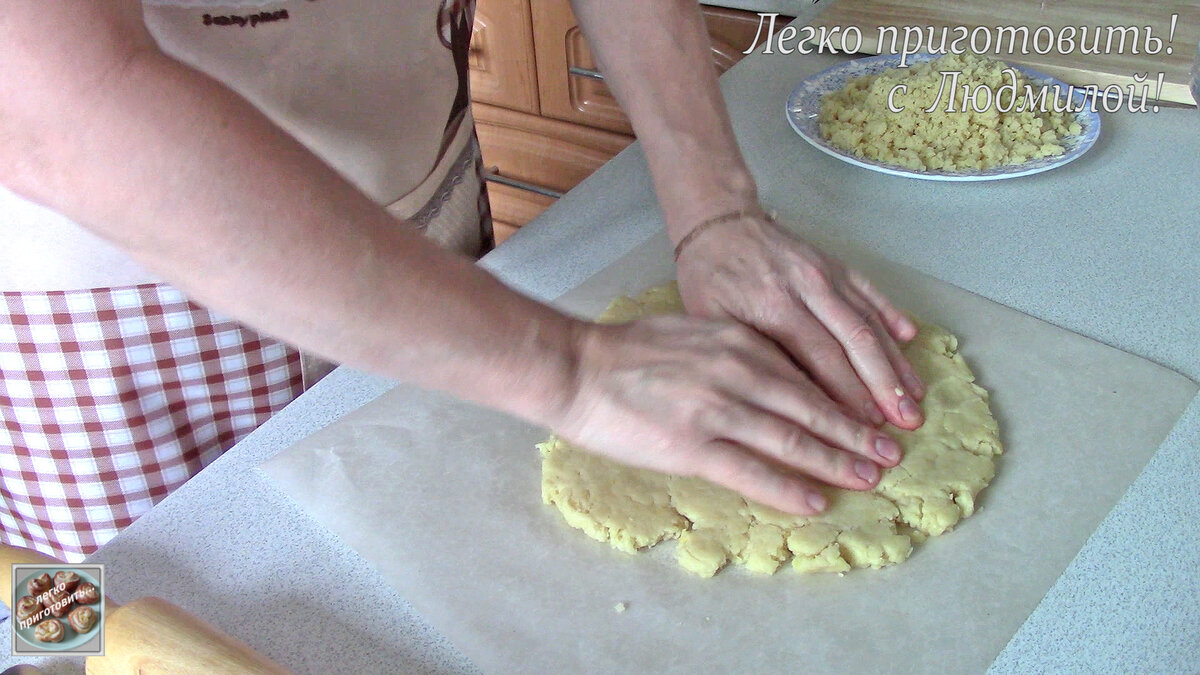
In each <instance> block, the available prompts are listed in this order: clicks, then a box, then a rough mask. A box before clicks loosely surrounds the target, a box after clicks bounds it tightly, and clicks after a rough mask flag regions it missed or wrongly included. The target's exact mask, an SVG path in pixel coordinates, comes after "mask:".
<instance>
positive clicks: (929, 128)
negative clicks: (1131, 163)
mask: <svg viewBox="0 0 1200 675" xmlns="http://www.w3.org/2000/svg"><path fill="white" fill-rule="evenodd" d="M908 64H909V65H908V67H906V68H901V67H900V56H899V55H888V54H884V55H880V56H873V57H868V58H863V59H856V60H853V61H848V62H846V63H842V64H839V65H837V66H834V67H832V68H829V69H826V70H824V71H822V72H820V73H817V74H815V75H813V76H811V77H809V78H807V79H806V80H804V82H802V83H801V84H800V86H799V87H798V88H797V89H796V90H795V91H793V92H792V95H791V96H790V97H789V98H788V102H787V110H786V114H787V120H788V123H789V124H790V125H791V127H792V129H794V130H795V131H796V133H798V134H800V137H801V138H803V139H804V140H805V141H808V143H810V144H811V145H813V146H814V147H816V148H817V149H818V150H820V151H822V152H824V153H826V154H829V155H832V156H834V157H837V158H838V159H840V160H842V161H844V162H848V163H850V164H854V165H855V166H861V167H863V168H866V169H870V170H872V171H878V172H881V173H886V174H891V175H896V176H904V177H907V178H919V179H924V180H936V181H986V180H999V179H1003V178H1016V177H1018V176H1028V175H1030V174H1035V173H1041V172H1043V171H1049V170H1050V169H1054V168H1057V167H1060V166H1063V165H1065V164H1068V163H1070V162H1072V161H1074V160H1076V159H1079V158H1080V157H1082V156H1083V155H1084V153H1086V152H1087V151H1088V150H1090V149H1091V148H1092V146H1093V145H1095V143H1096V140H1097V139H1098V138H1099V137H1100V115H1099V114H1098V113H1097V112H1095V111H1093V110H1092V109H1091V107H1090V105H1088V99H1087V96H1086V93H1085V91H1084V90H1082V89H1079V88H1077V89H1075V90H1074V92H1073V95H1072V100H1071V105H1070V109H1069V110H1068V111H1065V112H1055V107H1054V105H1053V103H1052V101H1051V96H1052V95H1053V93H1054V92H1055V91H1056V90H1055V89H1054V87H1055V86H1057V87H1058V90H1057V91H1058V92H1060V94H1061V96H1062V98H1060V100H1059V101H1058V103H1059V106H1060V107H1059V109H1060V110H1061V108H1062V107H1063V106H1064V104H1065V103H1066V99H1065V97H1066V93H1067V92H1068V85H1067V84H1066V83H1064V82H1062V81H1060V80H1056V79H1054V78H1052V77H1050V76H1048V75H1045V74H1042V73H1039V72H1037V71H1035V70H1030V69H1028V68H1025V67H1023V66H1017V65H1010V64H1005V63H1004V62H1002V61H998V60H996V59H991V58H986V57H977V56H974V55H971V54H963V55H954V54H950V55H946V56H938V55H934V54H917V55H913V56H909V57H908ZM1009 67H1011V68H1013V69H1014V72H1015V73H1016V77H1017V80H1016V86H1017V92H1019V93H1018V95H1017V97H1016V99H1015V100H1014V99H1013V98H1005V99H1003V100H1004V103H1003V104H1002V107H1003V108H1005V109H1010V108H1011V109H1010V110H1009V111H1008V112H1001V111H999V110H997V109H996V106H995V105H994V104H993V105H992V106H990V107H987V110H986V111H985V112H983V113H979V112H976V111H975V110H974V109H972V108H970V106H969V104H967V102H966V101H965V100H964V97H963V86H964V85H970V87H971V89H972V90H973V91H976V90H977V88H978V87H980V86H985V87H987V88H988V89H989V90H990V91H991V92H992V93H993V95H994V94H995V92H997V91H1000V90H1001V89H1003V88H1004V87H1005V85H1008V84H1009V82H1010V80H1009V78H1008V77H1007V76H1006V75H1004V72H1003V71H1004V69H1005V68H1009ZM942 71H947V72H949V71H958V72H960V73H961V74H960V75H959V76H958V79H957V80H956V81H955V83H956V84H955V87H954V89H955V94H954V96H955V98H954V103H953V104H951V103H950V102H949V101H948V100H947V99H946V98H944V97H943V98H941V99H940V100H939V98H938V97H939V92H940V91H941V89H940V86H941V83H942V74H941V73H942ZM900 84H903V85H905V87H906V89H897V85H900ZM1025 84H1029V85H1031V86H1032V87H1033V88H1034V90H1035V91H1039V90H1040V87H1042V86H1046V87H1047V88H1048V89H1047V92H1048V93H1047V94H1046V97H1045V99H1043V100H1044V101H1045V103H1044V104H1043V105H1041V106H1039V109H1036V110H1024V109H1023V108H1024V106H1023V100H1024V93H1023V92H1024V91H1025V89H1024V85H1025ZM893 91H896V95H895V96H894V97H893V98H892V103H893V105H894V106H895V107H896V108H903V112H900V113H893V112H891V111H889V110H888V107H887V106H888V97H889V94H891V92H893ZM1005 91H1007V90H1005ZM988 98H989V99H990V98H993V96H988ZM935 103H936V106H935V105H934V104H935ZM951 105H952V108H951V109H952V110H953V111H954V112H947V108H948V107H950V106H951ZM930 108H933V112H931V113H926V112H925V111H926V110H929V109H930ZM964 108H967V112H963V110H964Z"/></svg>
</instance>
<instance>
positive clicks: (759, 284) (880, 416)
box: [677, 214, 925, 429]
mask: <svg viewBox="0 0 1200 675" xmlns="http://www.w3.org/2000/svg"><path fill="white" fill-rule="evenodd" d="M702 227H703V226H702ZM677 265H678V279H679V291H680V294H681V295H682V296H683V302H684V305H685V306H686V307H687V310H688V312H689V313H692V314H696V315H699V316H703V317H708V318H714V319H719V318H731V319H734V320H736V321H739V322H741V323H743V324H745V325H748V326H750V327H751V328H754V329H756V330H758V331H759V332H760V333H762V334H763V335H766V336H767V337H769V338H771V339H773V340H774V341H775V342H777V343H778V344H779V345H780V346H781V347H783V349H784V351H786V352H787V353H788V354H789V355H790V356H791V357H792V358H793V359H794V360H795V361H796V363H797V364H799V365H800V366H801V367H803V368H804V369H805V370H807V371H808V373H809V374H810V375H811V377H812V378H813V380H814V381H815V382H816V383H817V384H819V385H820V386H821V387H822V388H823V389H824V390H825V391H826V392H827V393H828V394H829V396H830V397H831V398H832V399H834V400H835V401H837V402H839V403H841V404H842V405H844V406H845V407H846V409H847V411H848V412H849V413H850V414H852V415H853V416H855V417H857V418H859V419H861V420H863V421H870V422H872V423H874V424H876V425H878V424H881V423H882V422H883V421H884V420H885V419H886V420H887V421H888V422H891V423H892V424H895V425H896V426H898V427H901V428H905V429H915V428H917V427H919V426H920V425H921V424H922V422H923V421H924V418H923V415H922V413H921V408H920V406H918V405H917V403H916V401H918V400H920V399H921V398H922V397H923V396H924V393H925V392H924V386H923V385H922V383H921V381H920V379H919V378H918V377H917V374H916V372H915V371H914V370H913V368H912V366H911V365H910V364H909V362H908V360H907V359H906V358H905V357H904V355H903V354H902V353H901V352H900V348H899V346H898V345H897V341H901V342H905V341H908V340H911V339H912V338H913V337H914V336H915V335H916V333H917V327H916V325H914V324H913V322H912V321H911V320H909V319H908V318H907V317H905V316H904V314H902V313H901V312H900V311H899V310H898V309H897V308H896V307H895V305H893V304H892V303H891V301H890V300H888V298H887V297H886V296H884V294H883V293H881V292H880V291H879V290H878V289H876V288H875V287H874V286H873V285H872V284H871V282H869V281H868V280H867V279H866V278H865V277H863V276H862V275H861V274H859V273H858V272H856V271H855V270H852V269H849V268H847V267H846V266H845V265H843V264H842V263H841V262H840V261H838V260H836V259H834V258H833V257H831V256H828V255H826V254H825V253H823V252H821V251H820V250H818V249H817V248H816V247H814V246H813V245H811V244H809V243H807V242H805V241H804V240H802V239H800V238H799V237H797V236H796V235H794V234H792V233H790V232H788V231H786V230H784V229H783V228H782V227H780V226H779V225H778V224H777V223H775V222H774V220H772V219H771V218H769V217H767V216H765V215H762V214H757V215H756V214H746V215H740V216H738V217H735V218H732V219H729V220H723V222H720V223H714V224H713V225H712V226H710V227H706V228H705V229H703V230H697V231H696V232H695V234H694V235H692V236H690V237H688V238H687V241H686V242H685V243H684V244H683V246H682V248H681V250H680V251H679V255H678V261H677Z"/></svg>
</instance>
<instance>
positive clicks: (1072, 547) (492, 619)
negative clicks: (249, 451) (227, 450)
mask: <svg viewBox="0 0 1200 675" xmlns="http://www.w3.org/2000/svg"><path fill="white" fill-rule="evenodd" d="M828 246H829V247H830V248H832V249H833V250H834V251H835V252H838V253H840V254H841V255H843V256H845V257H848V258H849V259H850V260H851V261H852V262H854V263H856V264H857V265H858V266H859V268H860V269H862V270H863V271H865V272H867V273H868V275H869V276H870V277H871V278H873V279H875V280H876V282H877V283H878V284H879V285H880V286H881V287H882V288H884V289H885V290H886V291H887V292H889V293H890V294H891V295H892V297H893V298H895V299H896V300H898V301H899V303H900V304H901V305H902V306H904V307H906V308H908V309H909V310H911V311H913V312H915V313H916V314H917V315H919V316H921V317H925V318H927V319H930V320H933V321H936V322H940V323H942V324H943V325H945V326H947V327H948V328H949V329H950V330H951V331H953V332H954V333H956V334H957V335H958V336H959V337H960V339H961V348H962V352H963V354H964V355H965V357H966V358H967V360H968V362H969V363H970V365H971V366H972V368H973V369H974V370H975V373H976V374H977V376H978V377H979V379H980V380H981V382H982V383H983V384H984V386H986V387H987V388H988V389H989V390H990V391H991V392H992V408H993V412H994V413H995V414H996V416H997V418H998V419H999V422H1000V429H1001V437H1002V440H1003V441H1004V442H1005V445H1006V448H1007V452H1006V454H1005V455H1004V456H1003V457H1002V458H1000V460H999V462H998V472H997V476H996V479H995V481H994V482H993V483H992V485H991V487H989V488H988V489H987V490H986V491H985V492H984V494H983V497H982V500H981V503H980V509H979V511H978V513H977V514H976V515H975V516H974V517H972V518H970V519H968V520H966V521H965V522H963V523H962V524H960V525H959V527H958V529H957V530H955V531H954V532H951V533H949V534H947V535H945V536H943V537H938V538H935V539H932V540H931V541H929V542H928V543H926V544H924V545H922V546H920V547H918V548H917V550H916V551H915V553H914V554H913V556H912V558H911V559H910V560H909V561H908V562H906V563H904V564H902V565H899V566H897V567H893V568H889V569H885V570H882V571H872V570H863V571H853V572H850V573H847V574H846V575H845V577H838V576H836V575H816V576H801V575H797V574H795V573H793V572H792V571H791V570H790V568H785V569H784V570H783V571H781V572H780V573H779V574H777V575H775V576H773V577H756V576H753V575H750V574H748V573H744V572H741V571H740V570H726V571H725V572H723V573H721V574H719V575H717V577H715V578H713V579H710V580H702V579H696V578H693V577H691V576H689V575H688V574H687V573H685V572H683V571H682V570H681V569H679V568H678V567H677V566H676V564H675V562H674V558H673V546H674V545H673V544H667V545H664V546H660V547H659V549H656V550H655V551H654V552H652V553H650V554H643V555H639V556H628V555H625V554H623V553H619V552H617V551H614V550H612V549H610V548H609V547H608V545H607V544H600V543H597V542H595V541H592V540H591V539H588V538H586V537H585V536H584V535H583V534H582V533H580V532H577V531H575V530H572V529H570V528H569V527H567V526H566V525H565V524H564V523H563V521H562V519H561V517H560V516H559V515H558V513H557V512H556V511H554V510H553V509H551V508H549V507H545V506H543V505H542V503H541V497H540V488H539V475H540V474H539V455H538V453H537V451H536V450H535V449H534V447H533V444H534V443H536V442H538V441H540V440H542V439H543V438H544V437H545V436H546V431H545V430H541V429H537V428H534V427H531V426H530V425H528V424H525V423H523V422H520V421H517V420H514V419H511V418H509V417H506V416H504V415H501V414H497V413H494V412H490V411H487V410H482V409H479V408H476V407H473V406H469V405H465V404H462V403H459V402H457V401H454V400H452V399H450V398H448V397H445V396H441V395H435V394H430V393H427V392H422V391H419V390H416V389H414V388H411V387H407V386H400V387H398V388H397V389H395V390H393V391H391V392H389V393H388V394H385V395H384V396H383V397H381V398H380V399H378V400H376V401H375V402H373V403H371V404H369V405H367V406H365V407H363V408H362V409H360V410H359V411H356V412H355V413H352V414H351V415H349V416H347V417H346V418H344V419H343V420H341V421H339V422H337V423H335V424H334V425H332V426H330V427H329V428H327V429H324V430H322V431H321V432H319V433H317V434H315V435H313V436H312V437H310V438H308V439H306V440H305V441H303V442H301V443H299V444H297V445H296V446H295V447H293V448H291V449H289V450H287V451H285V452H283V453H281V454H280V455H278V456H277V457H275V458H274V459H272V460H271V461H269V462H267V463H266V464H264V467H263V468H264V470H265V471H266V472H267V473H268V474H269V475H271V476H272V477H273V478H274V479H275V480H276V481H277V482H278V483H279V485H281V486H282V487H283V489H284V490H285V491H286V492H287V493H289V494H290V495H291V496H293V497H294V498H295V499H296V500H297V501H298V502H300V503H301V504H302V505H304V507H305V508H306V510H307V511H308V512H309V513H310V514H311V515H312V517H313V518H315V519H317V520H318V521H319V522H321V523H323V524H325V525H326V526H327V527H329V528H330V529H332V530H333V531H334V532H336V533H338V534H339V535H340V536H341V537H342V538H343V539H344V540H345V541H346V542H347V543H348V544H349V545H350V546H351V547H353V548H354V549H355V550H357V551H358V552H360V553H361V554H362V555H363V556H364V557H366V558H367V559H368V560H369V561H370V562H371V563H372V564H373V565H375V566H376V567H377V568H378V569H379V570H380V572H381V573H382V574H383V576H384V577H385V578H386V579H387V580H388V581H389V583H391V584H393V585H394V586H395V588H396V589H397V590H399V592H400V593H401V594H403V595H404V596H405V597H406V598H407V599H408V600H409V601H410V602H411V603H412V604H413V605H414V606H415V607H416V608H417V609H418V611H420V612H421V613H422V615H424V616H425V617H426V618H427V619H429V621H431V622H432V623H433V624H434V625H435V626H437V627H438V629H439V630H441V631H443V632H444V633H445V635H446V636H447V637H448V638H449V639H451V640H452V641H453V642H454V643H455V644H456V645H457V646H458V647H459V648H460V649H462V651H463V652H464V653H465V654H467V656H469V657H470V658H471V660H472V661H474V662H475V663H476V664H477V665H479V666H480V667H481V668H482V669H483V670H485V671H487V672H522V673H552V672H553V673H557V672H564V673H570V672H587V673H624V672H672V673H674V672H704V673H709V672H760V673H767V672H789V673H791V672H856V673H904V672H949V673H964V672H983V671H984V670H985V669H986V668H987V666H988V665H989V664H990V663H991V662H992V660H993V659H994V658H995V656H996V654H998V653H999V651H1000V650H1001V649H1002V648H1003V647H1004V645H1005V644H1006V643H1007V642H1008V640H1009V638H1010V637H1011V636H1012V635H1013V633H1014V632H1015V631H1016V629H1017V628H1018V627H1019V626H1020V625H1021V623H1022V622H1023V621H1024V620H1025V618H1026V617H1027V616H1028V615H1029V613H1030V612H1031V611H1032V610H1033V608H1034V607H1035V606H1036V605H1037V603H1038V601H1039V600H1040V599H1041V597H1042V596H1043V594H1044V593H1045V592H1046V591H1047V590H1048V589H1049V588H1050V586H1051V585H1052V584H1053V583H1054V581H1055V580H1056V579H1057V578H1058V576H1059V575H1060V574H1061V573H1062V571H1063V570H1064V569H1065V567H1066V566H1067V564H1068V563H1069V562H1070V561H1071V559H1072V558H1073V557H1074V556H1075V554H1076V553H1077V552H1078V550H1079V549H1080V547H1081V546H1082V545H1083V543H1084V541H1085V540H1086V539H1087V537H1088V536H1089V535H1090V534H1091V532H1092V531H1093V530H1094V529H1095V528H1096V526H1097V525H1098V524H1099V523H1100V521H1101V520H1102V519H1103V518H1104V516H1105V514H1106V513H1107V512H1108V511H1109V510H1110V509H1111V508H1112V506H1113V505H1114V504H1115V503H1116V501H1117V500H1118V499H1119V498H1120V497H1121V495H1122V494H1123V493H1124V491H1125V489H1126V488H1127V486H1128V485H1129V484H1130V483H1131V482H1132V481H1133V479H1134V478H1135V477H1136V476H1137V474H1138V473H1139V472H1140V471H1141V469H1142V467H1143V466H1144V465H1145V464H1146V462H1147V461H1148V460H1149V458H1150V457H1151V455H1153V453H1154V451H1155V449H1156V448H1157V447H1158V445H1159V444H1160V443H1161V442H1162V440H1163V438H1164V437H1165V436H1166V434H1167V432H1168V431H1169V430H1170V428H1171V426H1172V425H1173V424H1174V422H1175V421H1176V420H1177V419H1178V417H1179V416H1180V414H1181V413H1182V411H1183V409H1184V408H1185V406H1186V405H1187V403H1188V402H1189V401H1190V400H1191V399H1192V397H1193V396H1194V395H1195V393H1196V386H1195V385H1194V384H1193V383H1192V382H1191V381H1190V380H1188V379H1186V378H1184V377H1182V376H1180V375H1178V374H1176V373H1174V372H1171V371H1169V370H1167V369H1165V368H1163V367H1161V366H1158V365H1155V364H1153V363H1150V362H1148V361H1146V360H1144V359H1141V358H1138V357H1135V356H1132V355H1130V354H1127V353H1124V352H1121V351H1118V350H1115V349H1112V348H1110V347H1107V346H1104V345H1102V344H1099V343H1097V342H1094V341H1092V340H1089V339H1087V338H1084V337H1081V336H1079V335H1076V334H1073V333H1070V332H1067V331H1065V330H1062V329H1060V328H1057V327H1055V326H1052V325H1049V324H1046V323H1043V322H1041V321H1038V320H1037V319H1034V318H1031V317H1028V316H1026V315H1023V314H1021V313H1019V312H1016V311H1014V310H1011V309H1008V308H1006V307H1003V306H1001V305H998V304H995V303H992V302H990V301H988V300H985V299H983V298H980V297H978V296H975V295H972V294H970V293H968V292H966V291H963V290H961V289H958V288H955V287H952V286H949V285H947V284H944V283H942V282H940V281H937V280H935V279H933V278H931V277H928V276H925V275H922V274H920V273H918V272H916V271H914V270H912V269H910V268H907V267H903V266H899V265H896V264H894V263H890V262H887V261H884V260H881V259H878V258H875V257H873V256H862V255H859V254H856V253H854V252H853V251H847V250H846V249H845V248H844V247H839V246H837V245H836V244H832V245H828ZM669 250H670V248H669V246H668V244H667V241H666V238H665V237H662V236H659V237H655V238H653V239H651V240H650V241H648V242H647V243H646V244H644V245H643V246H641V247H640V248H638V249H635V250H634V251H633V252H631V253H630V254H629V255H627V256H626V257H625V258H622V259H621V260H619V261H618V262H617V263H615V264H614V265H613V266H612V267H610V268H608V269H607V270H605V271H604V272H601V273H600V274H598V275H597V276H595V277H593V278H592V279H590V280H588V281H587V282H586V283H584V284H583V285H582V286H580V287H579V288H578V289H576V290H574V291H572V292H570V293H568V294H567V295H566V296H564V297H563V298H562V300H561V302H560V305H561V306H562V307H564V308H566V309H568V310H571V311H575V312H580V313H585V314H593V313H595V312H596V311H598V310H599V309H601V308H602V307H603V306H604V305H606V304H607V302H608V301H609V300H610V299H611V298H612V297H613V296H615V295H617V294H620V293H632V292H636V291H639V290H641V289H642V288H644V287H646V286H648V285H651V284H653V283H659V282H662V281H665V280H666V279H668V278H670V275H671V264H670V253H669ZM1096 592H1098V593H1103V592H1106V589H1101V588H1098V589H1096ZM618 602H624V603H626V605H627V607H628V609H627V611H625V612H623V613H617V612H616V611H614V605H615V604H616V603H618Z"/></svg>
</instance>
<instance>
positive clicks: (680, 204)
mask: <svg viewBox="0 0 1200 675" xmlns="http://www.w3.org/2000/svg"><path fill="white" fill-rule="evenodd" d="M681 183H683V182H682V181H681ZM660 194H662V195H663V196H662V197H660V200H659V201H660V202H661V203H662V207H663V219H664V220H665V221H666V226H667V234H668V236H669V237H670V239H671V242H672V243H673V244H678V243H679V242H680V241H681V240H683V238H684V237H686V236H688V234H689V233H690V232H691V231H692V230H693V229H695V228H696V227H697V226H698V225H700V224H702V223H705V222H707V221H710V220H713V219H716V218H720V217H723V216H725V215H727V214H731V213H737V212H739V211H744V212H753V211H756V210H761V207H760V206H759V201H758V188H757V186H756V185H755V183H754V178H753V177H752V176H750V173H749V171H744V172H743V171H730V172H727V173H722V174H721V175H719V176H714V177H712V179H711V180H689V181H686V183H683V184H681V185H679V186H678V187H675V188H673V189H672V190H660Z"/></svg>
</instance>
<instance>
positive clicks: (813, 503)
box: [804, 492, 829, 511]
mask: <svg viewBox="0 0 1200 675" xmlns="http://www.w3.org/2000/svg"><path fill="white" fill-rule="evenodd" d="M804 501H806V502H808V508H810V509H812V510H813V511H824V510H825V507H826V506H829V502H828V501H827V500H826V499H825V495H823V494H821V493H819V492H811V493H809V495H808V497H805V499H804Z"/></svg>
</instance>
